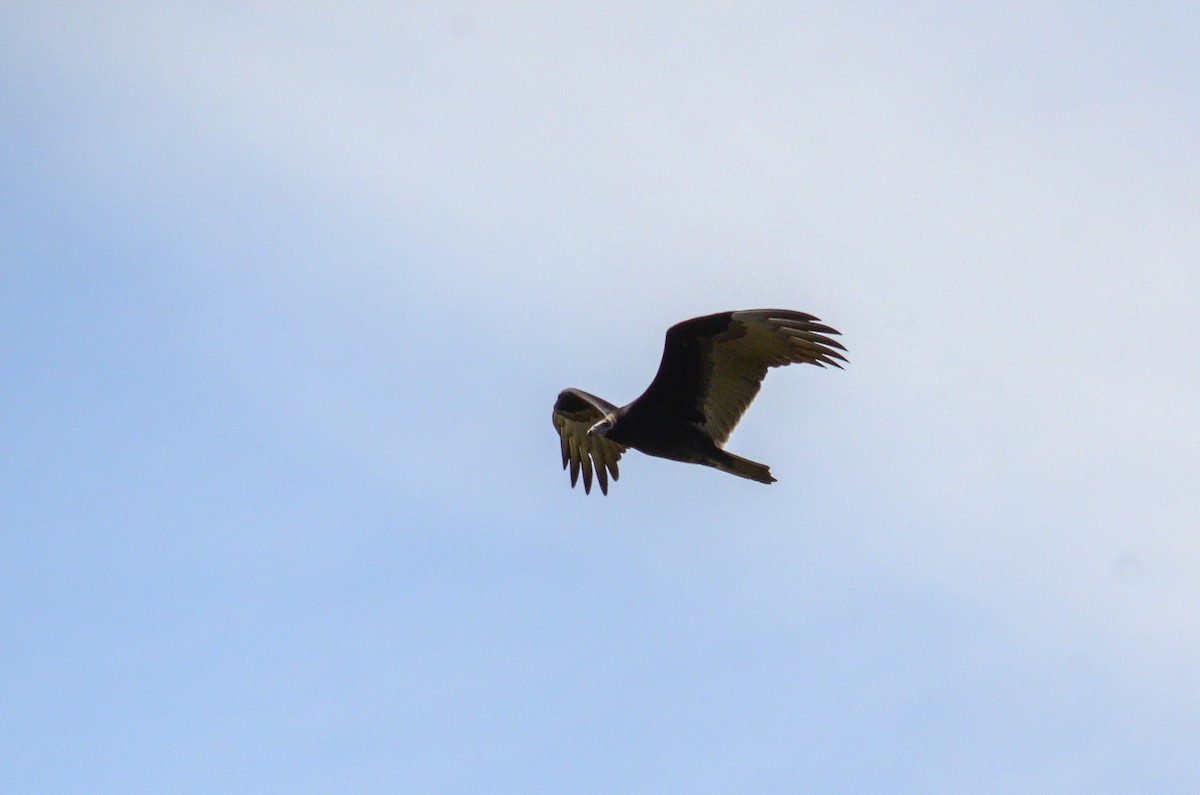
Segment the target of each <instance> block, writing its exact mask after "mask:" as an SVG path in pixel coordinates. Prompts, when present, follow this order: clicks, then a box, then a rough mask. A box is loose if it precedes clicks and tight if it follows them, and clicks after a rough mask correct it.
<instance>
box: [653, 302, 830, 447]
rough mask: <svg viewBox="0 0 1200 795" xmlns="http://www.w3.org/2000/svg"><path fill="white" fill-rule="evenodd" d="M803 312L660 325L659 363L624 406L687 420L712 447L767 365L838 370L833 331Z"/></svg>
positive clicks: (754, 313)
mask: <svg viewBox="0 0 1200 795" xmlns="http://www.w3.org/2000/svg"><path fill="white" fill-rule="evenodd" d="M819 320H820V319H819V318H816V317H813V316H812V315H809V314H806V313H804V312H792V311H790V310H786V309H751V310H747V311H744V312H722V313H720V314H717V315H706V316H705V317H698V318H693V319H692V320H685V321H684V322H682V323H678V324H676V325H674V326H672V327H671V328H670V329H668V330H667V339H666V343H665V345H664V347H663V358H662V363H661V364H660V365H659V367H658V373H657V374H656V375H655V376H654V381H653V382H651V384H650V386H649V388H647V389H646V391H645V392H644V393H643V394H642V396H641V397H639V398H638V399H637V400H636V401H634V404H633V405H631V406H630V411H631V412H632V411H633V410H635V407H636V410H637V411H644V410H649V411H651V412H653V413H655V414H666V413H670V414H672V415H674V416H678V417H681V418H686V419H688V420H689V421H691V422H693V423H695V424H696V425H698V426H700V427H701V428H703V429H704V431H705V433H707V434H708V435H709V436H710V437H711V438H712V440H713V441H714V442H715V443H716V444H717V445H718V446H719V445H723V444H724V443H725V441H726V440H727V439H728V438H729V434H730V433H732V432H733V428H734V426H736V425H737V423H738V420H740V419H741V418H742V415H743V414H744V413H745V412H746V408H747V407H748V406H749V405H750V402H751V401H752V400H754V396H755V395H757V394H758V390H759V387H760V386H761V385H762V381H763V378H765V377H766V375H767V368H769V367H780V366H783V365H787V364H798V363H804V364H815V365H818V366H821V367H824V366H825V365H827V364H831V365H833V366H834V367H839V368H840V367H841V364H839V363H838V362H839V360H840V361H843V362H844V361H846V357H845V356H843V355H842V354H841V353H840V352H839V351H844V350H845V348H844V347H843V346H842V344H841V343H840V342H838V341H837V340H835V339H832V338H831V337H829V336H827V335H829V334H837V333H838V332H837V331H835V330H834V329H832V328H830V327H829V326H826V325H823V324H821V323H820V322H819Z"/></svg>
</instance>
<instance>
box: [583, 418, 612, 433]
mask: <svg viewBox="0 0 1200 795" xmlns="http://www.w3.org/2000/svg"><path fill="white" fill-rule="evenodd" d="M616 421H617V415H616V414H605V415H604V419H602V420H600V421H599V422H597V423H596V424H595V425H593V426H592V427H590V428H588V432H587V435H588V436H589V437H590V436H607V435H608V432H609V431H611V430H612V426H613V423H615V422H616Z"/></svg>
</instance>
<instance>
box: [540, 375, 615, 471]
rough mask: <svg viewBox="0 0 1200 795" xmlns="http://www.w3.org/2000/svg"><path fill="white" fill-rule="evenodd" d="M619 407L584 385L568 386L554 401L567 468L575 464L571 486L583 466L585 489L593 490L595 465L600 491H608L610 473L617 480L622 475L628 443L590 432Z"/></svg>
mask: <svg viewBox="0 0 1200 795" xmlns="http://www.w3.org/2000/svg"><path fill="white" fill-rule="evenodd" d="M616 410H617V407H616V406H614V405H612V404H611V403H609V402H608V401H606V400H603V399H601V398H598V397H596V396H595V395H589V394H588V393H587V392H584V391H583V390H582V389H564V390H563V391H562V392H560V393H559V394H558V400H556V401H555V402H554V414H553V417H552V419H553V420H554V429H555V430H556V431H558V438H559V441H561V442H562V462H563V469H566V468H567V465H568V464H569V465H570V467H571V486H572V487H574V486H575V484H576V482H578V480H579V471H580V470H581V469H582V470H583V490H584V492H585V493H587V494H591V493H592V469H593V468H595V470H596V479H597V480H599V481H600V491H601V492H603V493H604V494H608V475H609V473H610V472H611V473H612V477H613V480H616V479H617V478H618V477H620V473H619V472H618V471H617V459H619V458H620V457H621V454H622V453H624V452H625V446H624V445H621V444H617V443H616V442H613V441H610V440H609V439H608V438H606V437H604V436H600V435H597V436H588V435H587V431H588V428H591V427H592V426H593V425H595V424H596V423H597V422H599V421H600V420H602V419H604V415H605V414H608V413H610V412H613V411H616Z"/></svg>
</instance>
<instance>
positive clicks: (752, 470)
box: [710, 450, 775, 483]
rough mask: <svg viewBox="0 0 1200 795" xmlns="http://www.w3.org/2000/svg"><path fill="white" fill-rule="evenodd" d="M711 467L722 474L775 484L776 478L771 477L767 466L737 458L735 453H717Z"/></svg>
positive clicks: (720, 451) (721, 451)
mask: <svg viewBox="0 0 1200 795" xmlns="http://www.w3.org/2000/svg"><path fill="white" fill-rule="evenodd" d="M710 466H713V467H715V468H717V469H719V470H721V471H722V472H728V473H729V474H731V475H737V476H738V477H739V478H748V479H749V480H757V481H758V482H759V483H774V482H775V478H773V477H771V470H770V469H769V468H768V467H767V465H766V464H759V463H757V462H755V461H751V460H749V459H747V458H742V457H741V456H736V455H734V454H733V453H727V452H725V451H724V450H718V451H717V456H716V457H715V458H714V459H713V461H712V463H711V464H710Z"/></svg>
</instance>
